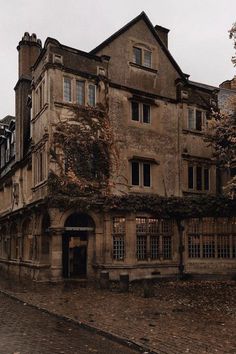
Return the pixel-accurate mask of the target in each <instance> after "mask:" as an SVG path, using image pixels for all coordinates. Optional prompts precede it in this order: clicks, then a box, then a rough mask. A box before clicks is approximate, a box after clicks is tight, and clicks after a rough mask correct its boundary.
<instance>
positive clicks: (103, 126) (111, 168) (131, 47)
mask: <svg viewBox="0 0 236 354" xmlns="http://www.w3.org/2000/svg"><path fill="white" fill-rule="evenodd" d="M168 32H169V30H167V29H166V28H163V27H161V26H155V27H154V26H153V25H152V24H151V22H150V20H149V19H148V17H147V16H146V14H145V13H141V14H140V15H139V16H138V17H136V18H135V19H133V20H132V21H131V22H129V23H128V24H127V25H125V26H124V27H123V28H121V29H120V30H119V31H118V32H116V33H115V34H113V35H112V36H111V37H109V38H108V39H107V40H105V41H104V42H103V43H101V44H100V45H99V46H98V47H96V48H95V49H93V50H92V51H91V52H89V53H87V52H83V51H81V50H78V49H74V48H70V47H68V46H66V45H63V44H61V43H60V42H59V41H57V40H56V39H53V38H47V39H46V41H45V44H44V46H43V47H42V44H41V41H40V40H39V39H37V37H36V35H35V34H32V35H29V34H28V33H25V34H24V36H23V38H22V40H21V41H20V43H19V45H18V47H17V49H18V52H19V78H18V82H17V84H16V86H15V93H16V117H15V119H14V118H13V117H10V118H11V119H9V117H8V118H4V119H3V120H2V121H1V123H0V124H1V126H0V128H1V136H0V147H1V170H0V172H1V178H0V203H1V204H0V227H1V229H0V270H1V272H2V274H11V275H15V276H18V277H20V278H23V277H28V278H31V279H34V280H45V279H50V280H54V281H55V280H60V279H63V278H70V277H78V276H79V277H88V278H97V277H99V274H100V272H101V270H108V271H109V274H110V278H111V279H118V278H119V275H120V273H122V272H128V273H129V275H130V279H138V278H142V277H145V276H152V275H157V274H159V275H160V276H173V275H177V274H179V272H183V271H185V272H190V273H209V274H210V273H224V274H233V273H234V272H235V268H236V220H235V218H234V217H231V218H226V217H225V218H221V219H215V218H212V217H210V215H209V217H208V215H206V217H205V218H201V219H198V218H196V217H195V218H188V219H187V220H179V219H178V220H177V219H176V218H175V217H174V216H173V215H174V213H172V214H171V213H170V214H168V213H167V214H166V215H164V213H163V212H161V211H160V212H159V213H158V212H151V211H150V207H149V203H150V201H152V203H154V204H155V203H157V201H158V200H159V203H162V200H163V201H164V200H165V203H168V201H169V200H173V199H174V200H176V198H177V199H179V200H180V199H181V198H185V199H186V198H187V197H189V196H195V195H196V196H199V195H200V196H214V195H216V193H217V190H218V186H217V183H216V181H217V178H216V161H215V159H214V157H213V151H212V149H211V147H209V146H208V145H207V144H206V143H205V142H204V134H203V130H204V126H205V124H206V121H207V117H208V113H209V110H210V108H211V107H212V106H215V105H216V104H217V89H216V88H215V87H211V86H208V85H204V84H200V83H196V82H192V81H190V80H189V75H186V74H184V73H183V72H182V70H181V69H180V67H179V66H178V64H177V63H176V61H175V60H174V58H173V57H172V55H171V54H170V51H169V49H168ZM14 126H15V130H14ZM135 198H137V199H135ZM124 200H125V201H126V205H125V206H124V205H123V204H122V201H124ZM132 201H133V202H132ZM140 201H141V202H140ZM132 203H133V204H134V203H136V204H135V205H133V204H132ZM140 203H141V205H140ZM163 203H164V202H163ZM161 205H162V204H161ZM163 208H164V205H163ZM161 209H162V208H160V210H161ZM171 215H172V216H171Z"/></svg>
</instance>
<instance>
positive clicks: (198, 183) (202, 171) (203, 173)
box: [188, 164, 210, 191]
mask: <svg viewBox="0 0 236 354" xmlns="http://www.w3.org/2000/svg"><path fill="white" fill-rule="evenodd" d="M188 189H192V190H195V191H209V189H210V169H209V167H207V166H202V165H192V164H189V166H188Z"/></svg>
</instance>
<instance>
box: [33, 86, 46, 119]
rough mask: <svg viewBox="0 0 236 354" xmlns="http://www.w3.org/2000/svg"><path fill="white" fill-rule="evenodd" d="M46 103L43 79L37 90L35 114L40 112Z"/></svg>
mask: <svg viewBox="0 0 236 354" xmlns="http://www.w3.org/2000/svg"><path fill="white" fill-rule="evenodd" d="M44 104H45V80H42V81H41V82H40V84H39V85H38V87H37V88H36V90H35V105H34V108H35V114H37V113H39V112H40V111H41V109H42V108H43V106H44Z"/></svg>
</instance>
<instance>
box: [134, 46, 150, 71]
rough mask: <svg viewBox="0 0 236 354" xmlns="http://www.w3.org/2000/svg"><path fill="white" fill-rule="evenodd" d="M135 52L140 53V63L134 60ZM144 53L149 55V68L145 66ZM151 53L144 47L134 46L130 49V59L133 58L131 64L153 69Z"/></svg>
mask: <svg viewBox="0 0 236 354" xmlns="http://www.w3.org/2000/svg"><path fill="white" fill-rule="evenodd" d="M135 51H140V62H139V60H136V55H135ZM145 53H150V66H149V65H145ZM152 54H153V51H152V50H151V49H149V48H147V47H145V46H142V45H134V46H133V47H132V57H133V64H135V65H139V66H142V67H144V68H148V69H152V67H153V57H152Z"/></svg>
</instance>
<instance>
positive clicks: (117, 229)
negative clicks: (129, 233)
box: [113, 217, 125, 235]
mask: <svg viewBox="0 0 236 354" xmlns="http://www.w3.org/2000/svg"><path fill="white" fill-rule="evenodd" d="M113 234H116V235H120V234H122V235H124V234H125V218H118V217H115V218H113Z"/></svg>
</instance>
